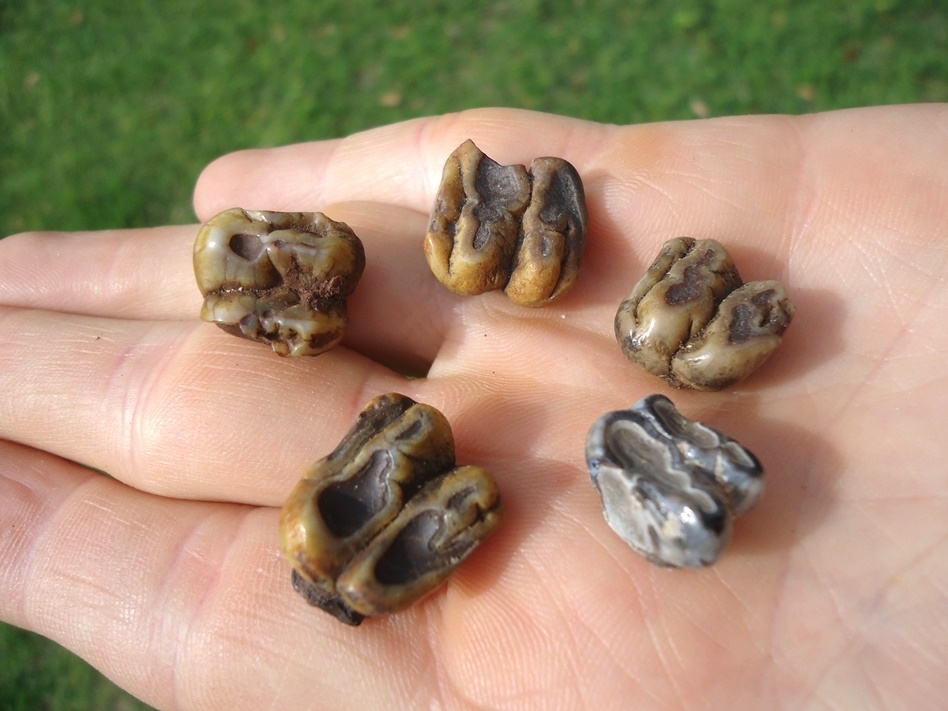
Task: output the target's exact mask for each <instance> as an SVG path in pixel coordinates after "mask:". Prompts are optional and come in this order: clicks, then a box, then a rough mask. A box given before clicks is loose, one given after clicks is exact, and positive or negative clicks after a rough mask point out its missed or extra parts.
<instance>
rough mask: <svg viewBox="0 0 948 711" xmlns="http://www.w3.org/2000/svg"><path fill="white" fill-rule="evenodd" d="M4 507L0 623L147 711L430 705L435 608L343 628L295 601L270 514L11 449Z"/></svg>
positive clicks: (1, 447)
mask: <svg viewBox="0 0 948 711" xmlns="http://www.w3.org/2000/svg"><path fill="white" fill-rule="evenodd" d="M0 500H2V501H3V502H4V505H3V506H2V507H0V551H2V552H3V555H2V556H0V617H2V618H3V619H5V620H7V621H10V622H12V623H14V624H16V625H19V626H23V627H26V628H29V629H33V630H36V631H38V632H41V633H42V634H45V635H47V636H50V637H52V638H53V639H55V640H57V641H58V642H60V643H62V644H64V645H65V646H66V647H68V648H70V649H72V650H73V651H75V652H76V653H78V654H79V655H80V656H82V657H84V658H86V659H88V660H89V661H90V662H91V663H92V664H93V665H95V666H96V667H98V668H99V669H101V670H102V671H103V672H104V673H105V674H106V675H108V676H109V677H110V678H112V679H113V680H115V681H116V682H117V683H119V684H120V685H121V686H123V687H125V688H127V689H129V690H130V691H132V693H134V694H135V695H136V696H139V697H141V698H142V699H144V700H145V701H147V702H148V703H150V704H153V705H154V706H156V707H158V708H211V707H213V708H220V707H227V708H236V707H243V708H268V707H270V706H271V705H274V704H275V705H277V706H279V707H284V708H300V707H301V704H303V703H304V701H306V700H308V699H312V698H313V695H314V694H315V695H316V696H318V697H319V698H320V699H321V703H326V704H328V705H329V706H331V707H342V706H346V705H349V701H350V700H351V699H350V696H349V695H350V694H351V692H352V689H353V688H358V689H359V693H360V697H362V695H364V700H365V702H366V704H367V708H399V707H400V701H401V700H404V699H405V698H419V697H420V696H426V695H428V694H431V693H432V692H433V691H434V689H433V688H430V687H428V686H426V685H425V684H426V682H419V681H418V680H419V679H421V678H422V677H424V678H430V676H431V670H432V665H433V664H434V661H435V660H433V659H432V654H431V652H430V651H423V650H428V645H427V643H426V642H425V641H424V638H423V635H424V630H425V628H426V625H425V618H426V612H425V611H424V610H425V609H426V608H427V609H428V610H432V609H435V608H437V607H439V606H440V605H441V604H442V603H443V597H442V598H441V599H433V600H431V601H430V602H427V601H426V603H425V607H420V608H416V609H414V610H410V611H408V612H406V613H403V614H401V615H399V616H398V617H397V618H390V619H389V620H385V621H380V622H373V623H371V624H366V625H363V626H362V627H361V628H359V629H358V630H353V629H349V628H343V627H342V626H341V625H339V623H338V622H336V621H335V620H333V619H332V618H330V617H329V616H328V615H325V614H323V613H321V612H319V611H316V610H314V609H313V608H311V607H309V606H307V605H306V604H305V603H304V602H303V601H302V600H300V599H299V597H298V596H297V595H296V593H294V592H293V590H292V587H291V585H290V581H289V577H290V569H289V566H288V565H287V564H286V562H285V561H284V560H283V559H282V557H281V556H280V554H279V551H278V548H277V515H278V513H277V511H276V510H274V509H258V508H252V507H247V506H239V505H232V504H230V505H229V504H211V503H200V502H185V501H175V500H170V499H163V498H160V497H155V496H151V495H148V494H144V493H141V492H138V491H135V490H133V489H130V488H128V487H126V486H124V485H122V484H120V483H119V482H116V481H114V480H112V479H109V478H107V477H104V476H101V475H97V474H94V473H91V472H89V471H87V470H83V469H81V468H80V467H78V466H77V465H74V464H72V463H70V462H67V461H64V460H60V459H58V458H55V457H51V456H49V455H46V454H40V453H38V452H36V451H34V450H30V449H28V448H25V447H21V446H18V445H14V444H11V443H6V442H0ZM459 572H461V571H459ZM463 577H464V574H463V573H462V578H463ZM80 620H81V623H80V622H79V621H80ZM406 650H414V652H413V653H406ZM246 659H255V660H258V661H257V662H255V667H254V674H253V683H248V678H247V676H246V673H247V671H246V664H244V663H241V662H239V660H246ZM419 684H422V685H423V686H419ZM431 684H432V685H435V684H436V682H435V680H433V679H432V680H431ZM210 693H213V694H215V696H214V698H213V699H212V698H209V696H208V694H210Z"/></svg>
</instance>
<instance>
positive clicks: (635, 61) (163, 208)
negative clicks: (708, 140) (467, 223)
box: [0, 0, 948, 709]
mask: <svg viewBox="0 0 948 711" xmlns="http://www.w3.org/2000/svg"><path fill="white" fill-rule="evenodd" d="M946 48H948V8H946V6H945V4H944V3H943V1H942V0H907V1H905V2H897V1H896V0H851V1H849V2H834V1H833V0H795V1H793V2H791V1H789V0H785V1H779V0H778V1H777V2H770V3H766V2H759V1H754V0H718V1H715V2H694V1H689V0H684V1H682V2H674V1H672V0H668V1H666V2H659V1H657V0H598V1H594V0H522V1H520V2H513V1H508V2H501V1H493V2H476V1H470V0H469V1H468V2H446V1H444V2H438V1H436V0H414V1H400V0H389V1H388V2H386V1H384V0H286V1H285V2H263V1H262V0H206V1H205V2H194V1H193V0H163V1H162V2H156V1H155V0H121V1H118V0H115V1H112V2H108V1H106V0H90V1H88V2H55V1H54V0H0V236H2V235H7V234H11V233H14V232H19V231H24V230H34V229H57V230H60V229H62V230H83V229H100V228H110V227H134V226H144V225H156V224H168V223H187V222H192V221H193V220H194V216H193V213H192V211H191V207H190V196H191V190H192V187H193V184H194V180H195V178H196V177H197V175H198V173H199V172H200V170H201V168H202V167H203V166H204V165H205V164H206V163H207V162H208V161H210V160H212V159H213V158H214V157H216V156H218V155H220V154H222V153H225V152H228V151H232V150H235V149H238V148H243V147H251V146H268V145H277V144H284V143H291V142H296V141H303V140H311V139H318V138H327V137H335V136H342V135H345V134H348V133H352V132H354V131H358V130H360V129H364V128H367V127H371V126H376V125H380V124H385V123H390V122H393V121H399V120H402V119H406V118H411V117H415V116H421V115H425V114H432V113H440V112H445V111H454V110H458V109H463V108H468V107H475V106H488V105H506V106H516V107H523V108H531V109H537V110H542V111H550V112H557V113H563V114H569V115H573V116H578V117H582V118H588V119H594V120H598V121H607V122H618V123H629V122H644V121H655V120H667V119H690V118H700V117H705V116H720V115H726V114H744V113H765V112H766V113H770V112H788V113H803V112H810V111H820V110H826V109H836V108H844V107H852V106H860V105H867V104H881V103H898V102H912V101H946V100H948V51H946ZM0 505H3V504H2V502H0ZM108 708H115V709H124V708H140V706H139V705H137V702H135V701H134V700H132V699H131V698H130V697H128V696H127V695H125V694H123V693H122V692H119V691H118V690H117V689H115V688H114V687H113V686H111V685H110V684H109V683H108V682H107V681H105V680H104V679H103V678H102V677H100V676H99V675H98V674H97V673H96V672H95V671H94V670H92V669H91V668H89V667H88V666H86V665H84V664H83V663H82V662H80V661H79V660H77V659H76V658H75V657H73V656H72V655H70V654H69V653H68V652H66V651H65V650H63V649H61V648H59V647H58V646H56V645H55V644H53V643H51V642H48V641H46V640H44V639H42V638H40V637H38V636H36V635H34V634H32V633H28V632H25V631H22V630H17V629H14V628H12V627H9V626H0V709H108Z"/></svg>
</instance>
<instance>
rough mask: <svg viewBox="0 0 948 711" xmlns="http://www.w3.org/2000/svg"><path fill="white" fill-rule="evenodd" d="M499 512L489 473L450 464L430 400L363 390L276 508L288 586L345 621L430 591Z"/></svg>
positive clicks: (444, 426)
mask: <svg viewBox="0 0 948 711" xmlns="http://www.w3.org/2000/svg"><path fill="white" fill-rule="evenodd" d="M502 515H503V509H502V507H501V504H500V494H499V492H498V490H497V485H496V483H495V482H494V479H493V477H491V475H490V474H489V473H488V472H487V471H486V470H484V469H482V468H480V467H475V466H461V467H458V466H456V465H455V459H454V438H453V435H452V434H451V427H450V425H449V424H448V421H447V420H446V419H445V417H444V415H442V414H441V413H440V412H439V411H438V410H436V409H435V408H433V407H430V406H428V405H424V404H420V403H416V402H415V401H414V400H412V399H411V398H408V397H405V396H404V395H399V394H397V393H390V394H388V395H383V396H380V397H378V398H375V399H374V400H372V401H371V402H370V403H369V404H368V405H366V407H365V408H364V409H363V411H362V412H361V413H360V415H359V417H358V419H357V420H356V422H355V424H354V425H353V426H352V428H351V429H350V430H349V432H348V433H347V434H346V436H345V437H344V438H343V439H342V441H341V442H340V443H339V445H338V446H337V447H336V448H335V449H334V450H333V452H332V453H331V454H329V455H328V456H327V457H325V458H323V459H321V460H319V461H318V462H316V463H315V464H313V465H312V466H311V467H310V468H309V470H308V471H307V472H306V476H305V477H304V478H303V479H302V480H301V481H300V482H299V483H298V484H297V486H296V487H295V489H294V490H293V492H292V493H291V494H290V497H289V498H288V500H287V502H286V504H285V505H284V507H283V510H282V511H281V514H280V541H281V547H282V549H283V552H284V554H285V555H286V557H287V559H288V560H289V561H290V563H291V565H292V566H293V587H294V589H296V590H297V591H298V592H299V593H300V594H301V595H303V597H305V598H306V600H307V601H308V602H310V603H311V604H313V605H316V606H318V607H320V608H321V609H323V610H325V611H326V612H329V613H330V614H332V615H334V616H335V617H336V618H337V619H339V620H341V621H343V622H345V623H347V624H351V625H357V624H359V623H360V622H361V621H362V619H363V618H365V617H368V616H374V615H381V614H385V613H389V612H396V611H398V610H401V609H403V608H405V607H407V606H409V605H411V604H412V603H414V602H415V601H417V600H419V599H421V598H422V597H424V596H425V595H427V594H428V593H430V592H432V591H433V590H434V589H435V588H437V587H438V586H439V585H440V584H441V583H443V582H444V581H445V580H446V579H447V577H448V576H449V575H450V574H451V572H452V571H453V570H454V569H455V568H456V567H457V566H458V565H459V564H460V563H461V561H463V560H464V558H466V557H467V556H468V555H469V554H470V553H471V552H472V551H473V550H474V549H475V548H476V547H477V546H478V545H479V544H480V543H481V542H482V541H483V540H484V539H485V538H486V537H487V536H489V535H490V534H491V533H492V532H493V531H494V529H495V528H496V527H497V526H498V525H499V523H500V521H501V518H502Z"/></svg>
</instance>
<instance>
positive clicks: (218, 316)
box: [194, 208, 365, 356]
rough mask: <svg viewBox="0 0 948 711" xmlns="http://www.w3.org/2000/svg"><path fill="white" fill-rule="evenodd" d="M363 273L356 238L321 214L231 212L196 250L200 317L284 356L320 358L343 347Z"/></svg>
mask: <svg viewBox="0 0 948 711" xmlns="http://www.w3.org/2000/svg"><path fill="white" fill-rule="evenodd" d="M364 268H365V252H364V250H363V248H362V242H361V241H360V240H359V238H358V237H357V236H356V234H355V233H354V232H353V231H352V230H351V229H350V228H349V227H348V225H346V224H344V223H342V222H334V221H333V220H330V219H329V218H328V217H326V216H325V215H323V214H321V213H318V212H263V211H258V210H242V209H240V208H233V209H230V210H225V211H224V212H222V213H220V214H218V215H215V216H214V217H212V218H211V219H210V220H208V221H207V222H206V223H205V224H204V226H203V227H202V228H201V230H200V232H199V233H198V236H197V239H196V240H195V243H194V275H195V277H196V278H197V283H198V287H199V288H200V289H201V294H202V295H203V296H204V305H203V307H202V309H201V318H202V319H203V320H204V321H208V322H211V323H216V324H217V325H218V326H220V327H221V328H222V329H224V330H225V331H227V332H228V333H232V334H234V335H236V336H241V337H243V338H249V339H251V340H254V341H259V342H261V343H266V344H269V345H270V346H271V347H272V348H273V350H274V351H275V352H276V353H278V354H279V355H283V356H302V355H318V354H319V353H323V352H325V351H327V350H329V349H330V348H332V347H334V346H335V345H337V344H338V343H339V342H340V341H341V340H342V338H343V336H344V335H345V332H346V325H347V323H348V316H347V313H346V299H347V297H348V296H349V295H351V294H352V292H353V291H354V290H355V288H356V285H357V284H358V283H359V279H360V278H361V276H362V271H363V269H364Z"/></svg>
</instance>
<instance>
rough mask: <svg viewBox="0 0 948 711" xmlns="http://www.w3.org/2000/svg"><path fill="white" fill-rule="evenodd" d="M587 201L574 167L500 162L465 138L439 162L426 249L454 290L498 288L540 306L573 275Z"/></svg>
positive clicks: (557, 161)
mask: <svg viewBox="0 0 948 711" xmlns="http://www.w3.org/2000/svg"><path fill="white" fill-rule="evenodd" d="M586 222H587V216H586V200H585V196H584V193H583V184H582V180H581V179H580V177H579V173H577V172H576V169H575V168H574V167H573V166H572V165H570V164H569V163H568V162H567V161H565V160H563V159H562V158H537V159H536V160H534V161H533V163H532V164H531V166H530V170H529V171H528V170H527V169H526V168H525V167H524V166H522V165H507V166H503V165H500V164H498V163H496V162H495V161H493V160H491V159H490V158H488V157H487V156H486V155H484V153H482V152H481V150H480V149H479V148H478V147H477V146H475V145H474V143H473V141H465V142H464V143H463V144H461V145H460V146H459V147H458V148H457V149H456V150H455V151H454V152H453V153H452V154H451V155H450V156H449V157H448V160H447V162H446V163H445V166H444V172H443V175H442V179H441V186H440V188H439V190H438V195H437V197H436V198H435V204H434V208H433V210H432V213H431V220H430V224H429V228H428V233H427V235H426V237H425V256H426V258H427V260H428V265H429V266H430V267H431V271H432V272H434V274H435V276H436V277H437V278H438V280H439V281H440V282H441V283H442V284H444V285H445V286H446V287H447V288H448V289H450V290H451V291H453V292H454V293H456V294H463V295H472V294H482V293H484V292H485V291H491V290H494V289H503V290H504V292H505V293H506V294H507V296H509V297H510V299H511V300H513V301H514V302H515V303H517V304H520V305H521V306H530V307H537V306H543V305H545V304H547V303H549V302H551V301H553V300H554V299H556V298H558V297H560V296H561V295H563V294H565V293H566V292H567V291H568V290H569V289H570V288H571V287H572V285H573V283H574V282H575V281H576V278H577V277H578V275H579V268H580V265H581V262H582V255H583V249H584V247H585V244H586Z"/></svg>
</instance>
